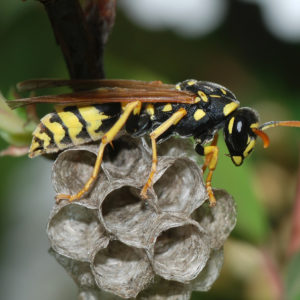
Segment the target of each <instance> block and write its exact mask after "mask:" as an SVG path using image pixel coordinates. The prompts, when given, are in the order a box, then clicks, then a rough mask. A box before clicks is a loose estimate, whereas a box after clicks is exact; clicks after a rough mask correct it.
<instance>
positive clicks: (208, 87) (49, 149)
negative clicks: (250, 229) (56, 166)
mask: <svg viewBox="0 0 300 300" xmlns="http://www.w3.org/2000/svg"><path fill="white" fill-rule="evenodd" d="M64 85H68V86H70V87H76V88H77V89H80V88H82V89H84V90H82V91H78V92H74V93H68V94H60V95H51V96H38V97H30V98H24V99H17V100H12V101H8V104H9V105H10V107H11V108H17V107H20V106H24V105H29V104H36V103H53V104H55V111H54V112H52V113H49V114H47V115H46V116H44V117H43V118H42V119H41V122H40V124H39V125H38V126H37V128H36V129H35V130H34V132H33V139H32V143H31V146H30V150H29V156H30V157H35V156H38V155H41V154H47V153H54V152H58V151H61V150H64V149H67V148H70V147H72V146H74V145H81V144H84V143H88V142H91V141H101V143H100V146H99V150H98V155H97V159H96V162H95V165H94V169H93V172H92V174H91V176H90V178H89V180H88V181H87V182H86V183H85V185H84V186H83V187H82V189H81V190H79V191H78V193H77V194H75V195H65V194H58V195H57V196H56V200H57V201H58V202H59V201H61V200H63V199H67V200H69V201H76V200H79V199H80V198H81V197H82V196H83V195H84V194H85V193H87V192H88V191H89V190H90V188H91V187H92V185H93V183H94V181H95V180H96V178H97V175H98V173H99V171H100V166H101V162H102V158H103V154H104V150H105V148H106V146H107V145H108V144H111V143H112V142H113V140H114V139H115V138H116V136H117V135H118V133H119V132H120V131H121V130H122V129H123V128H124V129H125V131H126V132H127V133H128V134H130V135H131V136H133V137H142V136H145V135H149V137H150V140H151V145H152V166H151V171H150V173H149V176H148V179H147V181H146V183H145V184H144V186H143V188H142V190H141V197H142V198H143V199H146V198H147V190H148V189H149V187H151V186H152V181H153V176H154V174H155V172H156V167H157V144H159V143H162V142H163V141H165V140H167V139H168V138H170V137H171V136H173V135H179V136H180V137H192V138H194V140H195V144H196V146H195V150H196V152H197V153H198V154H200V155H203V156H204V164H203V167H202V169H203V171H205V170H206V168H208V175H207V178H206V190H207V194H208V199H209V203H210V205H211V206H214V205H215V204H216V199H215V197H214V194H213V191H212V187H211V181H212V175H213V172H214V170H215V168H216V165H217V161H218V152H219V149H218V146H217V139H218V131H219V130H220V129H223V132H224V138H225V142H226V145H227V148H228V151H229V156H230V157H231V160H232V162H233V163H234V164H235V165H236V166H240V165H241V164H242V163H243V161H244V159H245V158H246V157H248V156H249V154H250V153H251V152H252V151H253V149H254V147H255V144H256V139H257V137H260V138H261V139H262V140H263V143H264V147H265V148H266V147H268V145H269V138H268V136H267V135H266V134H265V133H264V131H265V130H266V129H268V128H271V127H276V126H290V127H300V121H271V122H267V123H264V124H262V125H259V117H258V114H257V112H256V111H255V110H253V109H252V108H248V107H241V108H240V103H239V101H238V100H237V98H236V97H235V95H234V94H233V93H232V92H231V91H230V90H229V89H227V88H225V87H224V86H222V85H219V84H217V83H213V82H207V81H197V80H193V79H189V80H185V81H183V82H180V83H178V84H176V85H170V84H163V83H162V82H160V81H153V82H143V81H136V80H114V79H112V80H28V81H24V82H22V83H20V84H19V85H18V88H19V90H23V91H24V90H35V89H38V88H45V87H53V86H64ZM86 88H91V89H90V90H85V89H86Z"/></svg>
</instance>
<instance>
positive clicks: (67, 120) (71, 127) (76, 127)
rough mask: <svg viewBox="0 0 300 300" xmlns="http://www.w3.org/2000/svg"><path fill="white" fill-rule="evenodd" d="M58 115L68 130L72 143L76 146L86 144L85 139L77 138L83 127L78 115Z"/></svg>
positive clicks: (60, 113)
mask: <svg viewBox="0 0 300 300" xmlns="http://www.w3.org/2000/svg"><path fill="white" fill-rule="evenodd" d="M57 114H58V116H59V117H60V118H61V120H62V121H63V122H64V124H65V125H66V127H67V128H68V133H69V136H70V138H71V140H72V143H73V144H74V145H80V144H82V143H84V139H82V138H78V137H77V135H78V134H79V133H80V132H81V130H82V127H83V125H82V124H81V123H80V121H79V120H78V118H77V117H76V115H75V114H73V113H72V112H71V111H60V112H58V113H57Z"/></svg>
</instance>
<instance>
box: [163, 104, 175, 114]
mask: <svg viewBox="0 0 300 300" xmlns="http://www.w3.org/2000/svg"><path fill="white" fill-rule="evenodd" d="M172 109H173V108H172V105H171V104H170V103H168V104H166V105H165V106H164V108H163V109H162V111H164V112H167V111H172Z"/></svg>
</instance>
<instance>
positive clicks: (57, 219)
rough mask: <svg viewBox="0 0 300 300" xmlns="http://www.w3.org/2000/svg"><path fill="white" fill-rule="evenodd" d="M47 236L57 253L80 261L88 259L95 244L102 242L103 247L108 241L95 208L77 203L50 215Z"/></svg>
mask: <svg viewBox="0 0 300 300" xmlns="http://www.w3.org/2000/svg"><path fill="white" fill-rule="evenodd" d="M48 237H49V239H50V242H51V246H52V248H53V249H55V250H56V251H57V252H58V253H59V254H62V255H64V256H66V257H70V258H73V259H77V260H80V261H89V259H90V254H91V251H92V250H93V249H94V248H95V247H96V245H98V246H99V244H101V243H103V246H104V247H105V246H106V244H107V242H108V238H107V237H106V236H105V235H104V228H103V227H102V225H101V224H100V222H99V220H98V218H97V212H96V210H92V209H88V208H86V207H83V206H80V205H77V204H69V205H66V206H64V207H62V208H61V209H60V210H59V211H58V212H57V214H56V215H54V216H53V217H52V219H51V220H50V222H49V224H48Z"/></svg>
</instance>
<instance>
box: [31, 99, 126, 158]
mask: <svg viewBox="0 0 300 300" xmlns="http://www.w3.org/2000/svg"><path fill="white" fill-rule="evenodd" d="M120 111H121V105H120V104H119V103H109V104H93V105H90V106H75V105H73V106H57V107H56V108H55V112H53V113H50V114H47V115H46V116H45V117H43V118H42V119H41V123H40V124H39V125H38V127H37V128H36V129H35V130H34V132H33V139H32V143H31V147H30V150H29V156H30V157H34V156H37V155H40V154H45V153H53V152H57V151H59V150H63V149H66V148H69V147H71V146H74V145H81V144H84V143H87V142H90V141H97V140H99V139H101V137H102V136H103V134H104V133H105V132H106V131H107V130H108V129H110V128H111V127H112V125H113V124H114V123H115V122H116V120H117V119H118V117H119V115H120Z"/></svg>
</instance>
